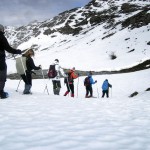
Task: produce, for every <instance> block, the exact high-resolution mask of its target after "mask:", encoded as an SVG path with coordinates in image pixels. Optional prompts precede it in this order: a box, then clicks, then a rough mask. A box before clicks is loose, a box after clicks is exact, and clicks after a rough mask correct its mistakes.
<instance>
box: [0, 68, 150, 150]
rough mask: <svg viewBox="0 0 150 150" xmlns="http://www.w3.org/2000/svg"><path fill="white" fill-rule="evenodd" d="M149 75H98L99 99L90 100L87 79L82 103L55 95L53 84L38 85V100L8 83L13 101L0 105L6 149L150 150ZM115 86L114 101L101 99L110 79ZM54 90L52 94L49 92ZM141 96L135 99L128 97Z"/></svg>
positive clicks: (0, 144) (1, 141)
mask: <svg viewBox="0 0 150 150" xmlns="http://www.w3.org/2000/svg"><path fill="white" fill-rule="evenodd" d="M149 73H150V72H149V70H148V69H147V70H143V71H138V72H134V73H127V74H118V75H117V74H115V75H102V76H93V78H94V79H97V80H98V82H97V85H93V91H94V96H98V93H97V91H98V92H99V98H91V99H85V98H84V96H85V89H84V86H83V79H84V77H81V78H80V79H79V86H78V91H79V92H78V98H77V85H78V84H77V81H78V79H76V80H75V98H71V97H64V96H63V94H64V92H65V90H66V87H65V86H64V85H63V80H62V89H61V94H60V96H54V95H53V94H52V83H51V81H48V80H45V81H43V80H34V81H33V88H32V92H33V94H32V95H22V91H23V87H24V84H23V82H21V84H20V86H19V90H18V92H16V91H15V90H16V88H17V85H18V83H19V81H17V80H16V81H15V80H8V81H7V82H6V88H5V90H6V91H8V92H9V93H10V97H9V98H8V99H5V100H0V150H68V149H69V150H108V149H112V150H124V149H126V150H149V149H150V142H149V139H150V134H149V131H150V119H149V118H150V101H149V99H150V91H145V90H146V89H148V88H150V86H149V83H150V78H149ZM106 78H107V79H108V80H109V82H110V83H111V84H112V89H110V98H108V99H107V98H104V99H102V98H101V84H102V82H103V80H104V79H106ZM46 83H47V85H48V89H49V93H50V95H47V93H46V92H45V93H43V91H44V88H45V85H46ZM135 91H137V92H138V93H139V94H138V95H137V96H135V97H133V98H129V97H128V96H129V95H130V94H131V93H133V92H135Z"/></svg>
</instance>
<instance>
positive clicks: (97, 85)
mask: <svg viewBox="0 0 150 150" xmlns="http://www.w3.org/2000/svg"><path fill="white" fill-rule="evenodd" d="M96 87H97V95H98V98H99V92H98V85H97V83H96Z"/></svg>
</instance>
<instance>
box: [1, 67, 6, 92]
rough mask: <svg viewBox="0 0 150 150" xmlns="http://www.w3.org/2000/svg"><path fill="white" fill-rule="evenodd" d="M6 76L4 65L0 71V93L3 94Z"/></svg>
mask: <svg viewBox="0 0 150 150" xmlns="http://www.w3.org/2000/svg"><path fill="white" fill-rule="evenodd" d="M6 76H7V66H6V64H5V68H4V69H3V70H0V92H1V93H2V92H4V87H5V82H6Z"/></svg>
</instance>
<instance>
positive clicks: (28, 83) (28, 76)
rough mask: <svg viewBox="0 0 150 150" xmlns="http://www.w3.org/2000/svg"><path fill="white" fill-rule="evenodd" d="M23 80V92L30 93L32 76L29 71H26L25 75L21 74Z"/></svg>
mask: <svg viewBox="0 0 150 150" xmlns="http://www.w3.org/2000/svg"><path fill="white" fill-rule="evenodd" d="M21 77H22V79H23V81H24V82H25V88H24V91H23V94H30V93H31V91H30V90H31V87H32V77H31V74H30V73H26V75H21Z"/></svg>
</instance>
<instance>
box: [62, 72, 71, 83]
mask: <svg viewBox="0 0 150 150" xmlns="http://www.w3.org/2000/svg"><path fill="white" fill-rule="evenodd" d="M66 75H67V77H65V78H64V83H70V82H73V79H72V78H71V73H70V72H68V73H66Z"/></svg>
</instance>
